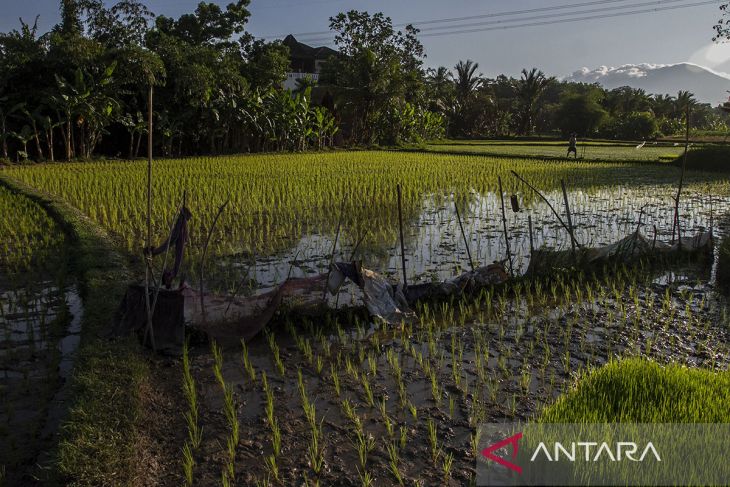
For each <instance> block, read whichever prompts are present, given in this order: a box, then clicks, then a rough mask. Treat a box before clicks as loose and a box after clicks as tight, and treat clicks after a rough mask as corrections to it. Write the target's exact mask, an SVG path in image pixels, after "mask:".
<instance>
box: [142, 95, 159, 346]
mask: <svg viewBox="0 0 730 487" xmlns="http://www.w3.org/2000/svg"><path fill="white" fill-rule="evenodd" d="M147 115H148V117H147V131H148V134H147V145H148V147H147V239H146V245H145V249H150V248H152V85H151V84H150V89H149V93H148V99H147ZM150 258H151V256H148V255H145V261H146V262H147V265H146V266H145V277H144V296H145V307H146V308H147V327H146V328H145V338H144V340H143V343H145V344H146V343H147V336H148V335H149V336H150V339H151V341H152V350H153V351H155V352H157V345H156V344H155V332H154V328H153V327H152V303H150V270H151V269H150V260H149V259H150Z"/></svg>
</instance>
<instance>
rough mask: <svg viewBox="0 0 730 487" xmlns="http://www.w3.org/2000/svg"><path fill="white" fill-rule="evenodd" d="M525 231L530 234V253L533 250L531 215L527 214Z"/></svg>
mask: <svg viewBox="0 0 730 487" xmlns="http://www.w3.org/2000/svg"><path fill="white" fill-rule="evenodd" d="M527 231H528V232H529V234H530V255H532V254H533V253H534V252H535V247H534V245H533V243H532V215H527Z"/></svg>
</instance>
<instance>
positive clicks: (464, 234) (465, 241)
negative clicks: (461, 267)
mask: <svg viewBox="0 0 730 487" xmlns="http://www.w3.org/2000/svg"><path fill="white" fill-rule="evenodd" d="M454 209H455V210H456V219H457V220H458V222H459V228H461V237H462V238H463V239H464V245H466V255H468V256H469V265H470V266H471V270H472V272H473V271H474V261H473V260H472V258H471V250H469V241H468V240H467V239H466V233H465V232H464V225H462V224H461V215H459V205H457V204H456V198H454Z"/></svg>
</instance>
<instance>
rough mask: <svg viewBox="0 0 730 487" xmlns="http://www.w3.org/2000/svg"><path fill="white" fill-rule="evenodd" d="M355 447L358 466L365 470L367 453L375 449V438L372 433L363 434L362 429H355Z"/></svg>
mask: <svg viewBox="0 0 730 487" xmlns="http://www.w3.org/2000/svg"><path fill="white" fill-rule="evenodd" d="M355 438H356V440H355V442H354V444H355V448H356V449H357V458H358V460H359V462H360V468H361V469H362V471H363V472H365V467H366V466H367V462H368V455H369V454H370V452H371V451H373V449H375V438H373V436H372V435H369V434H365V433H363V432H362V431H355Z"/></svg>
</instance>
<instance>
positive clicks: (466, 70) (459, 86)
mask: <svg viewBox="0 0 730 487" xmlns="http://www.w3.org/2000/svg"><path fill="white" fill-rule="evenodd" d="M478 68H479V63H475V62H474V61H472V60H471V59H467V60H466V62H464V61H459V62H458V63H457V64H456V66H454V69H455V70H456V95H457V96H458V97H459V99H460V100H462V101H463V100H466V99H467V98H469V96H470V95H471V94H472V93H473V92H474V91H476V90H478V89H479V88H480V87H481V86H482V83H483V82H484V80H483V79H482V77H481V75H477V74H476V71H477V69H478Z"/></svg>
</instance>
